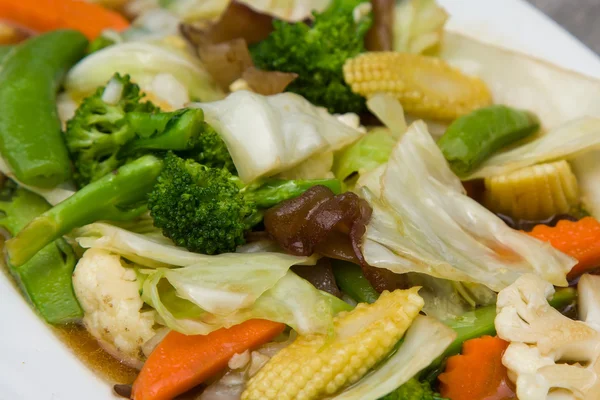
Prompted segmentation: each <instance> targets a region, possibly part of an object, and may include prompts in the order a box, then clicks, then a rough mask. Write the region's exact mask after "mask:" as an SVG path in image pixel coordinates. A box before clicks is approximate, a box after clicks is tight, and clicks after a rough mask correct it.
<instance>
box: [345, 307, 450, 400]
mask: <svg viewBox="0 0 600 400" xmlns="http://www.w3.org/2000/svg"><path fill="white" fill-rule="evenodd" d="M375 304H376V303H375ZM455 336H456V334H455V333H454V332H453V331H452V329H450V328H448V327H447V326H444V324H442V323H441V322H439V321H437V320H436V319H434V318H431V317H425V316H422V315H419V316H417V317H416V318H415V320H414V321H413V323H412V324H411V326H410V328H409V329H408V331H407V332H406V335H405V336H404V338H403V340H402V343H399V344H398V345H399V348H398V349H397V350H396V351H395V352H393V353H392V354H391V355H390V356H389V357H388V358H387V359H386V360H385V361H383V362H382V363H381V364H380V365H379V366H377V367H376V368H375V369H374V370H373V371H371V373H370V374H369V375H367V376H366V377H364V378H363V379H361V380H360V381H359V382H358V383H356V384H355V385H353V386H351V387H349V388H348V389H346V390H344V391H343V392H342V393H340V394H338V395H337V396H335V397H334V399H335V400H366V399H372V400H376V399H379V398H381V397H383V396H385V395H389V396H390V398H391V399H393V400H396V399H398V400H413V399H414V400H435V397H434V398H433V399H431V398H428V397H427V396H428V394H429V393H427V390H426V389H423V386H422V387H421V388H420V389H422V391H421V393H422V394H423V395H424V396H425V397H424V398H420V397H416V398H413V397H411V396H410V394H411V393H410V392H409V391H408V390H407V389H410V388H411V386H413V385H414V384H413V385H411V384H410V383H408V382H409V381H410V380H411V379H412V378H414V377H415V376H416V375H418V374H419V372H420V371H421V370H422V369H423V368H425V367H426V366H427V365H428V364H429V363H431V362H432V361H433V360H435V358H436V357H438V356H439V355H440V354H441V353H442V352H443V351H444V349H445V348H446V347H447V346H448V344H449V343H450V342H452V339H453V338H454V337H455ZM407 383H408V387H406V388H405V387H404V385H406V384H407ZM407 392H408V393H407ZM417 393H419V392H418V391H417V392H416V393H415V394H417ZM400 396H408V397H400Z"/></svg>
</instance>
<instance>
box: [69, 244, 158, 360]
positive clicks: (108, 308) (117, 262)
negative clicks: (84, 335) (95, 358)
mask: <svg viewBox="0 0 600 400" xmlns="http://www.w3.org/2000/svg"><path fill="white" fill-rule="evenodd" d="M73 288H74V290H75V295H76V296H77V299H78V300H79V303H80V304H81V307H82V308H83V311H84V317H83V322H84V324H85V327H86V328H87V330H88V331H89V332H90V334H92V336H94V337H95V338H96V339H97V340H98V341H99V343H100V344H101V345H102V347H103V348H104V349H105V350H106V351H108V352H109V353H110V354H112V355H113V356H115V357H117V358H118V359H120V360H122V361H123V362H124V363H125V364H127V365H130V366H133V367H138V368H139V367H141V365H142V364H143V360H144V355H143V352H142V345H143V344H144V343H145V342H146V341H147V340H149V339H150V338H152V337H153V336H154V335H155V333H156V332H155V331H154V329H153V325H154V311H145V312H143V311H141V308H142V306H143V301H142V299H141V297H140V293H139V289H140V285H139V282H138V281H137V276H136V273H135V271H134V270H133V269H131V268H125V267H123V265H122V264H121V257H120V256H118V255H116V254H113V253H110V252H108V251H106V250H101V249H89V250H87V251H86V252H85V253H84V254H83V257H82V258H81V259H80V260H79V262H78V263H77V266H76V267H75V272H74V273H73Z"/></svg>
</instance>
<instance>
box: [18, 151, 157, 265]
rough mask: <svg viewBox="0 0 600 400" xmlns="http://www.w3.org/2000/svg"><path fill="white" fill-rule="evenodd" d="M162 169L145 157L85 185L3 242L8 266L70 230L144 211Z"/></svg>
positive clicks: (128, 218) (122, 219)
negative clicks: (145, 202)
mask: <svg viewBox="0 0 600 400" xmlns="http://www.w3.org/2000/svg"><path fill="white" fill-rule="evenodd" d="M161 170H162V161H161V160H159V159H158V158H156V157H154V156H144V157H141V158H139V159H137V160H135V161H133V162H131V163H129V164H126V165H124V166H123V167H121V168H119V169H118V170H117V171H116V172H115V173H114V174H112V173H111V174H108V175H105V176H104V177H102V178H101V179H99V180H97V181H95V182H93V183H91V184H89V185H87V186H86V187H84V188H83V189H81V190H79V191H78V192H77V193H75V194H74V195H73V196H71V197H69V198H68V199H66V200H65V201H63V202H62V203H59V204H58V205H57V206H55V207H53V208H51V209H50V210H48V211H46V212H44V213H43V214H42V215H40V216H39V217H36V218H35V219H34V220H33V221H31V223H30V224H29V225H27V226H26V227H25V228H24V229H22V230H21V231H20V232H19V234H17V236H15V237H14V238H12V239H11V240H9V241H8V242H6V252H7V254H8V259H9V262H10V263H11V264H13V265H14V266H15V267H19V266H21V265H23V264H24V263H26V262H27V261H28V260H30V259H31V257H33V256H34V255H35V254H36V253H37V252H38V251H40V250H41V249H43V248H44V247H45V246H47V245H48V244H49V243H51V242H52V241H54V240H56V239H58V238H59V237H61V236H62V235H65V234H67V233H69V232H70V231H71V230H72V229H74V228H77V227H80V226H83V225H86V224H90V223H92V222H95V221H100V220H109V221H110V220H113V221H127V220H131V219H133V218H135V217H138V216H139V215H141V214H142V213H143V212H144V211H146V205H145V204H144V201H145V199H146V195H147V193H148V192H150V190H151V189H152V187H153V186H154V184H155V182H156V179H157V177H158V175H159V173H160V171H161Z"/></svg>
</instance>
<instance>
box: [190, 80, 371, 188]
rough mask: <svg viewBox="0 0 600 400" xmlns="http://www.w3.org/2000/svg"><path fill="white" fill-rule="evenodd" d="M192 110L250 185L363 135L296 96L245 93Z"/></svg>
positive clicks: (201, 105)
mask: <svg viewBox="0 0 600 400" xmlns="http://www.w3.org/2000/svg"><path fill="white" fill-rule="evenodd" d="M190 107H197V108H202V110H204V113H205V117H206V120H207V122H208V123H209V124H211V125H212V126H213V127H214V128H215V129H216V130H217V132H219V133H220V134H221V137H222V138H223V140H224V141H225V143H226V144H227V148H228V149H229V152H230V154H231V157H232V158H233V162H234V164H235V166H236V169H237V171H238V174H239V177H240V178H241V179H242V181H244V182H246V183H249V182H252V181H254V180H256V179H257V178H260V177H264V176H271V175H274V174H276V173H278V172H281V171H285V170H288V169H290V168H292V167H294V166H296V165H298V164H300V163H301V162H302V161H304V160H306V159H308V158H309V157H311V156H314V155H316V154H320V153H325V152H329V151H335V150H338V149H340V148H342V147H344V146H347V145H349V144H351V143H352V142H354V141H356V140H357V139H359V138H360V137H361V136H362V135H363V132H361V131H360V130H358V129H354V128H352V127H350V126H348V125H346V124H344V123H342V122H340V121H339V120H338V119H337V118H336V117H335V116H333V115H331V114H329V113H328V112H327V110H326V109H324V108H321V107H316V106H314V105H312V104H311V103H310V102H308V101H307V100H306V99H304V98H303V97H301V96H298V95H297V94H294V93H281V94H277V95H274V96H262V95H259V94H256V93H252V92H248V91H244V90H242V91H238V92H234V93H232V94H230V95H229V96H227V98H226V99H225V100H221V101H217V102H213V103H194V104H192V105H190ZM249 138H251V139H249Z"/></svg>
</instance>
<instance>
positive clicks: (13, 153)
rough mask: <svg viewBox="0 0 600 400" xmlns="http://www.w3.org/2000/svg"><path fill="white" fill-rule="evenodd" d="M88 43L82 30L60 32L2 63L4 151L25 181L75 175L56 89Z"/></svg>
mask: <svg viewBox="0 0 600 400" xmlns="http://www.w3.org/2000/svg"><path fill="white" fill-rule="evenodd" d="M87 45H88V41H87V39H86V38H85V36H83V35H82V34H81V33H79V32H76V31H72V30H61V31H54V32H50V33H47V34H44V35H40V36H36V37H34V38H32V39H29V40H27V41H26V42H23V43H22V44H20V45H19V46H17V47H16V48H15V49H14V50H13V51H10V52H9V53H8V54H7V55H6V58H5V59H4V60H3V62H2V68H1V70H0V104H2V113H0V152H1V153H2V156H3V157H4V158H5V159H6V161H7V162H8V164H9V165H10V167H11V168H12V170H13V171H14V173H15V175H16V177H17V178H18V179H19V180H20V181H21V182H23V183H25V184H28V185H32V186H39V187H46V188H47V187H54V186H56V185H58V184H59V183H62V182H64V181H66V180H68V179H69V178H70V176H71V162H70V160H69V153H68V151H67V147H66V145H65V143H64V141H63V137H62V133H61V124H60V120H59V118H58V112H57V110H56V92H57V90H58V88H59V86H60V84H61V82H62V80H63V78H64V76H65V74H66V72H67V70H68V69H69V68H70V67H71V66H72V65H73V64H75V63H76V62H77V61H78V60H79V59H80V58H81V57H83V56H84V55H85V51H86V48H87Z"/></svg>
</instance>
